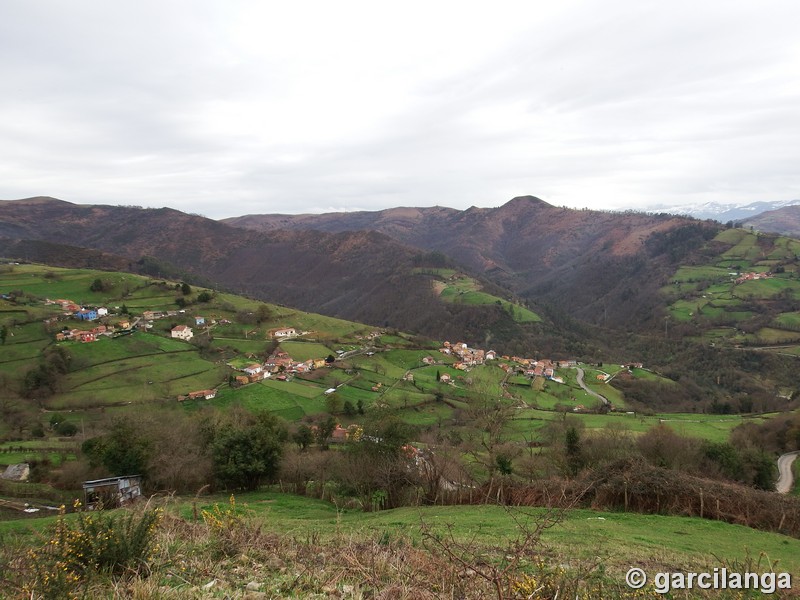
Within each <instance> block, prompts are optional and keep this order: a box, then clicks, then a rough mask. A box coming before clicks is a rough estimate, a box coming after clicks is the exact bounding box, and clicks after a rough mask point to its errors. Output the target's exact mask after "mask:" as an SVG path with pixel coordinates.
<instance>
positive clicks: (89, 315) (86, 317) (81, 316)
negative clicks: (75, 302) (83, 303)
mask: <svg viewBox="0 0 800 600" xmlns="http://www.w3.org/2000/svg"><path fill="white" fill-rule="evenodd" d="M75 318H76V319H78V320H79V321H94V320H96V319H97V311H96V310H91V309H88V308H82V309H80V310H79V311H77V312H76V313H75Z"/></svg>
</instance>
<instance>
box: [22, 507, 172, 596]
mask: <svg viewBox="0 0 800 600" xmlns="http://www.w3.org/2000/svg"><path fill="white" fill-rule="evenodd" d="M78 507H80V503H76V508H78ZM161 514H162V511H161V509H155V510H145V511H143V512H129V513H127V514H124V515H118V514H117V515H113V516H112V515H110V514H108V513H104V512H102V511H101V512H91V513H90V512H80V513H79V514H78V515H77V519H75V520H67V518H66V517H65V515H64V507H63V506H62V510H61V513H60V515H59V518H58V522H57V523H56V526H55V530H54V531H53V534H52V536H51V537H50V539H49V540H48V541H47V543H46V544H45V545H44V547H43V548H41V549H40V550H38V551H35V550H31V551H29V552H28V558H29V559H30V561H31V562H32V563H33V566H34V569H35V572H36V578H35V580H34V581H33V583H32V584H31V585H30V586H29V589H26V592H27V593H29V594H30V595H31V597H39V596H40V597H43V598H70V597H73V595H76V594H77V589H76V588H77V587H78V585H79V584H80V583H82V582H83V583H86V582H88V581H89V580H90V579H91V577H92V576H93V575H96V574H102V575H110V576H112V577H121V576H123V575H141V574H142V573H143V572H144V571H143V567H145V566H146V565H147V564H148V562H149V560H150V558H151V555H152V553H153V552H154V551H155V550H157V548H156V547H155V546H154V543H153V539H154V533H155V530H156V527H157V526H158V524H159V522H160V520H161Z"/></svg>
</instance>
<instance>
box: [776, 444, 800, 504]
mask: <svg viewBox="0 0 800 600" xmlns="http://www.w3.org/2000/svg"><path fill="white" fill-rule="evenodd" d="M798 455H800V452H788V453H787V454H782V455H781V456H780V458H778V472H779V473H780V477H779V478H778V483H776V484H775V489H776V490H777V492H778V493H779V494H788V493H789V490H791V489H792V485H793V484H794V475H793V474H792V463H793V462H794V459H795V458H797V457H798Z"/></svg>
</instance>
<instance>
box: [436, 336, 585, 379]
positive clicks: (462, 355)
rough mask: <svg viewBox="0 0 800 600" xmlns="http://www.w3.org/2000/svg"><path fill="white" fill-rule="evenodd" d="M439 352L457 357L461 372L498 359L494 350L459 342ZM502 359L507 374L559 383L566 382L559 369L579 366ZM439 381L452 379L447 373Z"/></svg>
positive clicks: (529, 359)
mask: <svg viewBox="0 0 800 600" xmlns="http://www.w3.org/2000/svg"><path fill="white" fill-rule="evenodd" d="M439 352H441V353H442V354H448V355H451V356H457V357H458V358H459V360H458V361H456V362H455V363H453V367H454V368H456V369H459V370H461V371H467V370H469V369H470V368H472V367H474V366H477V365H482V364H484V363H485V362H486V361H489V360H496V359H497V352H495V351H494V350H487V351H484V350H480V349H477V348H470V347H469V346H468V345H467V344H465V343H464V342H457V343H455V344H451V343H450V342H445V343H444V344H442V347H441V348H439ZM500 358H502V359H503V360H504V361H506V362H501V363H500V364H499V367H500V368H501V369H503V370H504V371H506V372H510V371H512V370H521V372H522V374H523V375H525V376H526V377H544V378H545V379H550V380H552V381H555V382H557V383H564V380H563V379H562V378H561V377H558V376H557V375H556V369H557V368H562V369H567V368H571V367H576V366H577V365H578V363H577V361H575V360H561V361H553V360H550V359H541V360H535V359H533V358H523V357H521V356H506V355H503V356H501V357H500ZM422 362H424V363H425V364H434V363H435V362H436V361H435V359H434V358H433V357H430V356H426V357H425V358H423V359H422ZM510 363H516V365H518V366H516V367H515V366H514V365H512V364H510ZM439 380H440V381H443V382H445V383H447V382H449V381H450V380H451V377H450V376H449V375H448V374H446V373H445V374H443V375H442V376H441V377H440V379H439Z"/></svg>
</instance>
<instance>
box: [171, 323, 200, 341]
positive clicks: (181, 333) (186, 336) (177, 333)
mask: <svg viewBox="0 0 800 600" xmlns="http://www.w3.org/2000/svg"><path fill="white" fill-rule="evenodd" d="M169 333H170V335H171V336H172V337H174V338H177V339H179V340H185V341H189V340H190V339H192V338H193V337H194V333H192V328H191V327H189V326H187V325H178V326H177V327H173V328H172V329H171V330H170V332H169Z"/></svg>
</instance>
